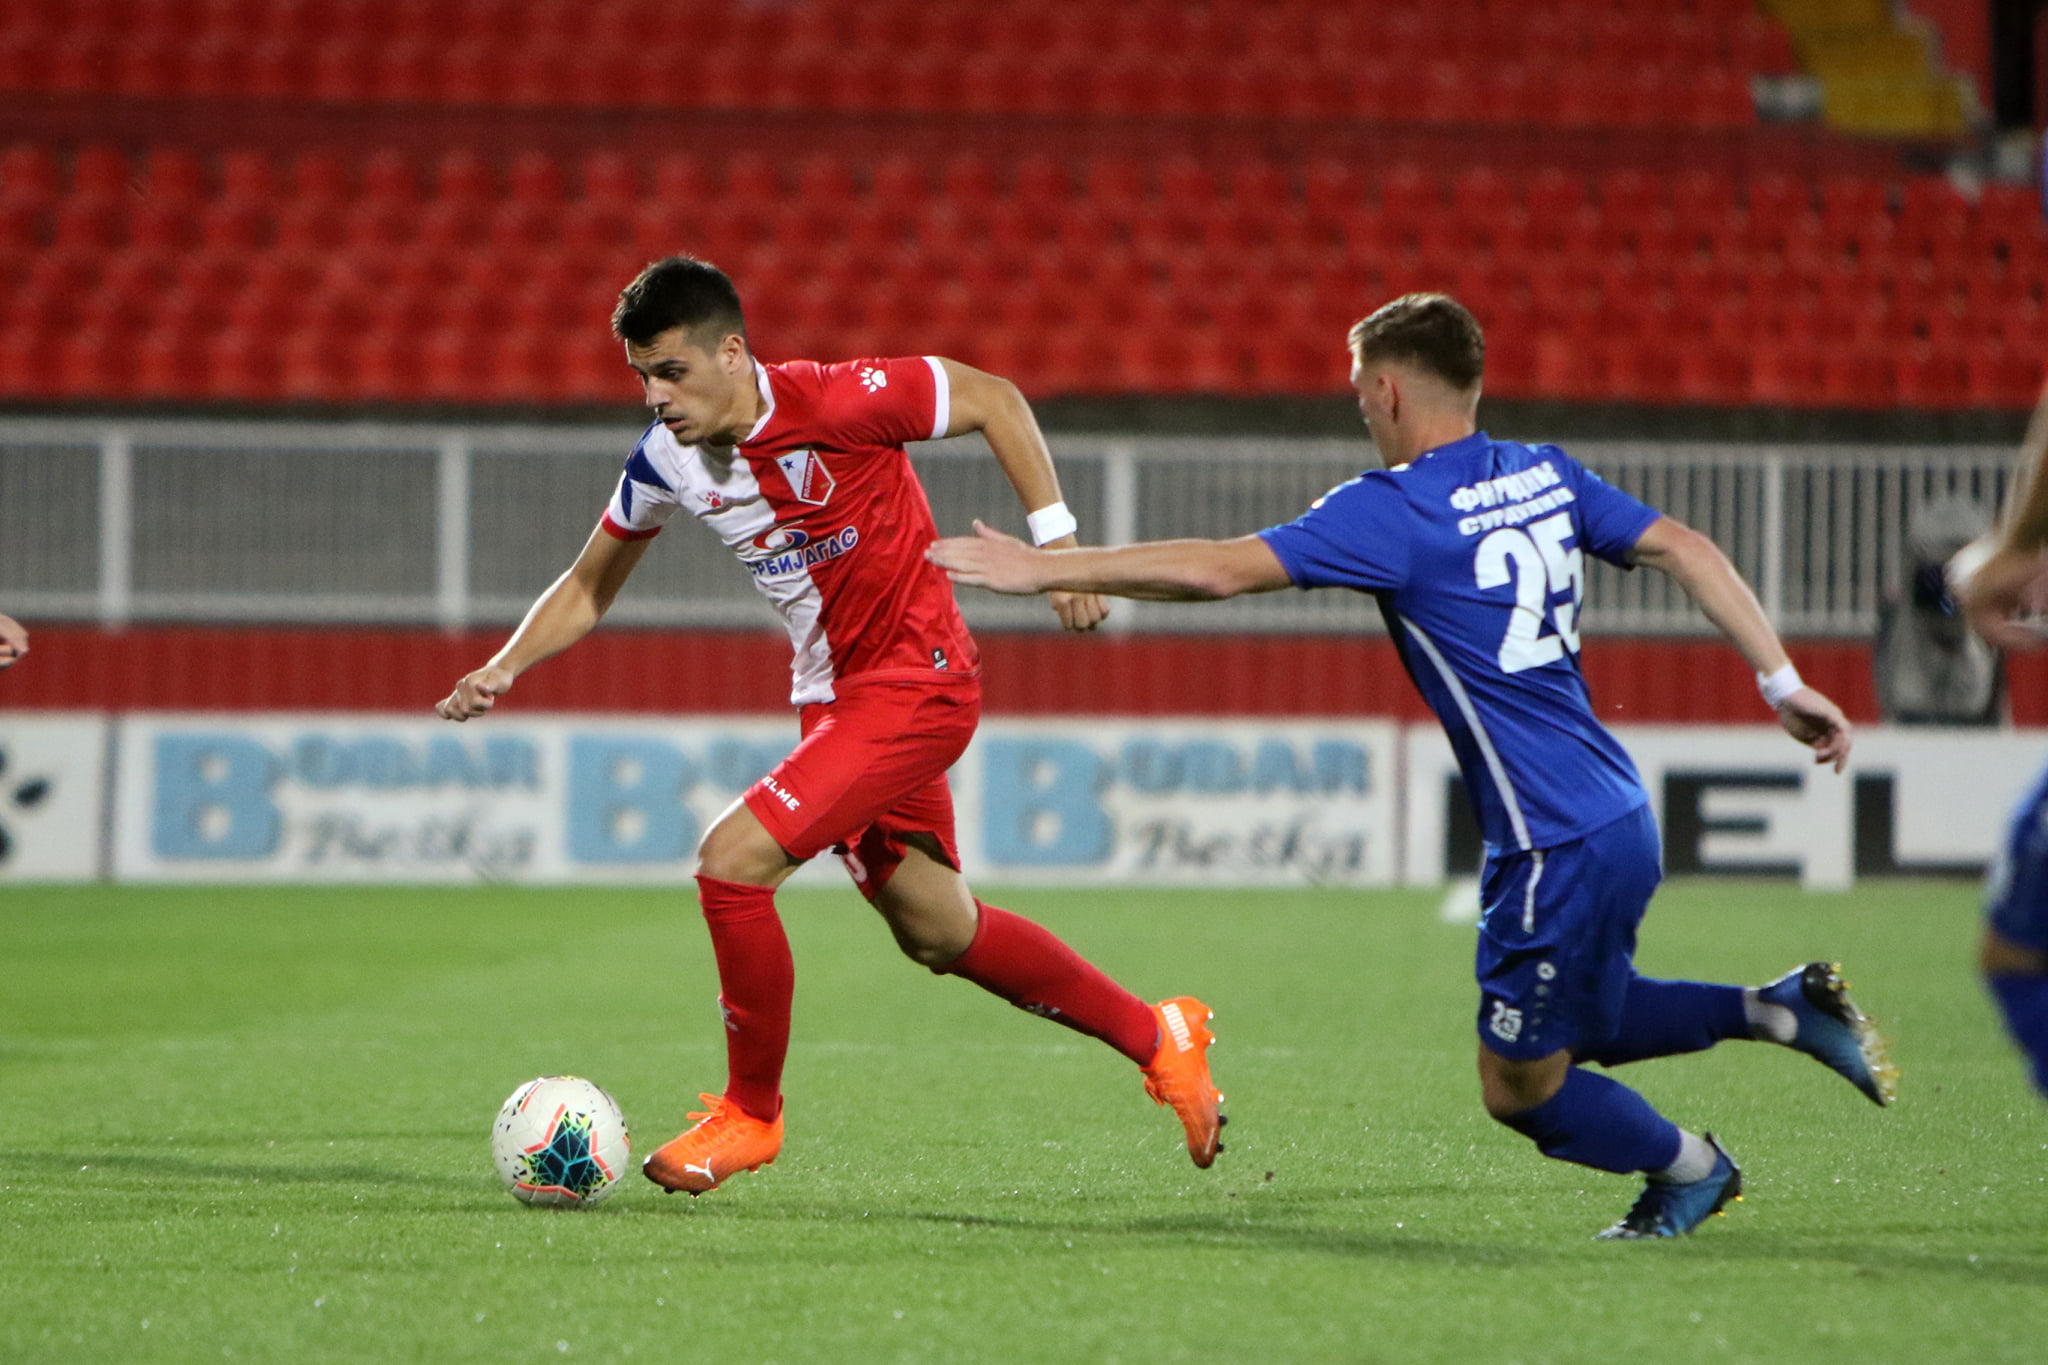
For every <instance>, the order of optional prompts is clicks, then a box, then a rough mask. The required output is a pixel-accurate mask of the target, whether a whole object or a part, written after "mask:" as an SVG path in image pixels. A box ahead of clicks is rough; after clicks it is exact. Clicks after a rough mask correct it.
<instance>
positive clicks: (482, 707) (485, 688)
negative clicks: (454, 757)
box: [434, 664, 513, 720]
mask: <svg viewBox="0 0 2048 1365" xmlns="http://www.w3.org/2000/svg"><path fill="white" fill-rule="evenodd" d="M512 677H513V674H512V670H511V669H509V668H503V667H500V666H498V665H495V664H487V665H485V666H484V667H482V668H479V669H478V670H477V671H476V672H474V673H472V674H470V675H469V676H468V677H466V678H464V679H463V680H462V681H461V682H459V683H457V684H455V690H454V691H453V692H450V693H449V694H448V695H447V696H445V697H443V698H442V699H441V700H440V702H438V703H437V704H436V705H435V707H434V710H435V712H436V713H437V714H439V716H440V717H441V719H443V720H472V719H474V718H476V717H477V716H480V715H482V714H483V713H484V712H486V711H488V710H490V709H491V708H492V707H493V706H495V705H497V702H498V698H500V697H502V696H504V695H505V694H506V693H507V692H510V691H511V690H512Z"/></svg>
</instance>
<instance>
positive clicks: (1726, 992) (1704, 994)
mask: <svg viewBox="0 0 2048 1365" xmlns="http://www.w3.org/2000/svg"><path fill="white" fill-rule="evenodd" d="M1749 1036H1750V1035H1749V1017H1748V1016H1747V1015H1746V1014H1744V1013H1743V1009H1742V987H1740V986H1710V985H1707V984H1706V983H1705V982H1700V981H1653V980H1651V979H1650V978H1649V977H1647V976H1632V977H1630V978H1629V982H1628V995H1627V997H1626V998H1625V999H1624V1000H1623V1001H1622V1006H1621V1026H1620V1027H1619V1028H1617V1029H1615V1031H1614V1036H1613V1037H1612V1038H1609V1039H1608V1040H1607V1041H1606V1042H1604V1043H1601V1044H1599V1045H1598V1046H1595V1047H1592V1048H1588V1049H1584V1050H1581V1052H1580V1053H1579V1060H1580V1061H1582V1062H1598V1063H1599V1064H1600V1065H1602V1066H1620V1065H1621V1064H1622V1063H1623V1062H1640V1061H1642V1060H1644V1059H1645V1058H1649V1057H1676V1056H1677V1055H1678V1054H1679V1053H1681V1052H1703V1051H1705V1050H1706V1049H1707V1048H1710V1047H1712V1046H1713V1045H1714V1044H1716V1043H1718V1042H1720V1041H1721V1040H1722V1039H1723V1038H1747V1037H1749Z"/></svg>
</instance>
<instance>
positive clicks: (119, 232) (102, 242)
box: [50, 199, 127, 251]
mask: <svg viewBox="0 0 2048 1365" xmlns="http://www.w3.org/2000/svg"><path fill="white" fill-rule="evenodd" d="M126 229H127V224H126V221H125V218H124V216H123V214H122V211H121V206H120V204H119V202H118V201H115V200H106V199H71V200H67V201H65V202H64V203H63V204H62V205H60V206H59V207H58V209H57V211H56V213H55V215H54V216H53V219H52V229H51V233H50V244H51V246H53V247H55V248H56V249H58V250H60V251H111V250H112V249H114V248H115V247H118V246H121V245H122V244H123V243H124V242H125V241H126V240H127V230H126Z"/></svg>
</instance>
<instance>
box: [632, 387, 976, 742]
mask: <svg viewBox="0 0 2048 1365" xmlns="http://www.w3.org/2000/svg"><path fill="white" fill-rule="evenodd" d="M754 377H755V382H756V383H757V384H759V386H760V390H761V399H762V403H763V405H764V406H765V408H766V411H765V412H764V413H763V414H762V417H761V420H760V421H759V422H757V423H756V424H755V425H754V429H753V430H752V431H750V432H748V433H747V436H746V438H745V439H744V440H742V441H741V442H740V443H739V444H738V445H737V446H735V447H733V448H732V449H730V450H721V449H720V448H718V447H716V446H703V445H691V446H686V445H681V444H679V443H678V442H677V441H676V438H675V437H674V436H673V435H671V434H670V432H669V430H668V428H666V427H664V426H662V425H661V424H660V423H658V422H657V423H656V424H655V425H653V426H652V427H650V428H648V430H647V433H646V434H645V435H644V436H642V437H641V438H640V443H639V445H637V446H635V447H634V449H633V453H632V455H631V456H629V457H628V458H627V460H626V472H625V475H624V476H623V477H622V478H621V479H620V480H619V486H618V490H617V491H616V492H615V493H613V494H612V501H611V506H610V507H609V508H607V509H606V510H605V514H604V520H603V522H602V523H601V525H602V526H603V529H604V530H605V531H607V532H609V533H610V534H611V535H614V536H617V537H618V538H619V539H621V540H639V539H643V538H645V537H647V536H651V535H653V534H655V533H656V532H657V531H659V530H660V529H661V527H662V523H664V522H666V521H667V520H668V519H669V517H670V516H672V515H674V513H675V511H676V509H677V508H678V507H682V508H687V509H688V510H689V511H690V512H691V513H693V514H694V515H695V516H696V517H697V518H698V519H699V520H700V521H702V522H703V523H704V524H705V525H707V526H709V527H710V528H711V529H712V530H714V531H716V532H717V533H718V537H719V539H721V540H723V541H724V542H725V543H726V545H727V546H729V547H730V548H731V550H732V552H733V553H734V554H736V555H738V556H739V559H740V562H741V563H742V564H744V565H746V567H747V572H748V573H750V574H752V575H753V578H754V586H755V587H757V588H759V589H760V590H761V593H762V595H763V596H765V597H766V598H767V599H768V601H769V602H770V604H772V605H773V606H774V608H775V610H776V611H777V612H778V613H780V614H781V616H782V619H783V622H784V624H785V625H786V626H787V627H788V629H789V641H790V644H791V646H792V647H793V648H794V649H795V651H796V658H795V661H794V663H793V664H792V665H791V669H792V672H793V674H794V680H793V682H792V685H791V688H790V697H789V699H790V701H791V703H793V704H794V705H798V706H802V705H806V704H808V703H810V702H820V701H831V700H832V699H833V691H832V684H833V681H834V680H835V679H838V678H850V677H853V676H854V675H855V674H894V675H897V676H929V675H930V674H932V673H934V672H952V673H972V672H975V671H976V670H978V668H979V667H980V656H979V655H978V654H977V652H976V650H975V647H974V641H973V639H972V638H971V637H970V636H969V635H968V634H967V624H966V622H964V621H962V620H961V619H960V608H959V605H958V604H957V603H955V602H954V600H953V585H952V584H951V583H949V582H947V581H946V576H945V574H944V573H943V572H941V571H940V570H938V569H937V568H934V567H933V566H932V565H931V564H930V563H929V562H928V561H927V560H926V559H925V557H924V552H925V549H926V547H928V546H929V545H930V544H931V543H932V541H933V540H934V539H936V538H937V536H938V530H937V528H936V527H935V526H934V525H933V523H932V512H931V505H930V504H929V503H928V502H927V501H926V500H925V496H924V488H923V486H922V485H920V484H919V483H918V481H917V475H916V474H915V473H913V472H912V470H911V468H910V457H909V456H908V455H907V454H905V453H904V450H903V443H904V442H905V441H924V440H936V439H937V438H939V437H941V436H944V435H945V434H946V426H947V423H948V422H949V421H950V420H951V416H952V414H951V403H950V398H949V389H948V385H947V381H946V371H945V368H944V367H943V366H942V365H940V364H939V362H938V360H937V359H935V358H933V357H930V356H924V357H911V358H908V359H896V360H857V361H845V362H841V363H837V364H831V365H821V364H819V363H817V362H815V361H809V360H793V361H790V362H788V363H787V364H782V365H762V364H760V363H759V362H756V364H755V366H754Z"/></svg>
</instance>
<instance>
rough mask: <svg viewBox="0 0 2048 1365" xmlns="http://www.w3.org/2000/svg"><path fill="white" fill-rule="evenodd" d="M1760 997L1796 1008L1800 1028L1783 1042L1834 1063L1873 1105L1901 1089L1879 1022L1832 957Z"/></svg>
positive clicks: (1794, 1014)
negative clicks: (1854, 996) (1863, 1006)
mask: <svg viewBox="0 0 2048 1365" xmlns="http://www.w3.org/2000/svg"><path fill="white" fill-rule="evenodd" d="M1756 994H1757V999H1759V1000H1761V1001H1763V1002H1764V1003H1765V1004H1769V1005H1783V1006H1784V1007H1785V1008H1786V1009H1788V1010H1790V1011H1792V1018H1793V1020H1794V1021H1795V1024H1796V1032H1794V1033H1793V1035H1792V1037H1791V1039H1790V1040H1789V1041H1787V1042H1786V1044H1785V1046H1787V1047H1790V1048H1795V1049H1797V1050H1798V1051H1800V1052H1804V1053H1805V1054H1806V1055H1807V1056H1809V1057H1813V1058H1816V1059H1817V1060H1819V1061H1820V1062H1822V1063H1824V1064H1825V1065H1827V1066H1829V1067H1831V1068H1832V1069H1834V1070H1835V1071H1836V1072H1839V1073H1840V1074H1841V1075H1842V1076H1843V1077H1844V1078H1846V1079H1847V1080H1848V1082H1849V1084H1851V1085H1853V1086H1855V1087H1856V1088H1857V1089H1858V1090H1861V1091H1862V1092H1863V1093H1864V1095H1865V1096H1867V1097H1868V1098H1869V1100H1870V1102H1871V1103H1872V1104H1875V1105H1878V1106H1880V1107H1882V1106H1884V1105H1887V1104H1890V1103H1891V1102H1892V1099H1893V1097H1894V1096H1895V1095H1896V1094H1897V1093H1898V1087H1899V1069H1898V1068H1897V1067H1896V1066H1893V1065H1892V1059H1891V1055H1890V1053H1888V1052H1887V1051H1886V1049H1885V1042H1884V1037H1883V1035H1882V1034H1880V1033H1879V1032H1878V1031H1877V1024H1876V1022H1875V1021H1874V1020H1872V1019H1871V1017H1870V1016H1869V1015H1867V1014H1865V1013H1864V1012H1863V1011H1862V1010H1859V1009H1857V1008H1856V1002H1855V1001H1853V1000H1851V999H1850V998H1849V983H1848V982H1846V981H1844V980H1842V969H1841V967H1840V966H1838V965H1837V964H1835V963H1832V962H1809V963H1807V964H1806V965H1805V966H1804V967H1800V968H1797V969H1795V970H1793V971H1789V972H1787V973H1785V975H1783V976H1781V977H1779V978H1778V979H1777V980H1776V981H1773V982H1772V983H1771V984H1770V985H1768V986H1760V987H1758V988H1757V993H1756Z"/></svg>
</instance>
